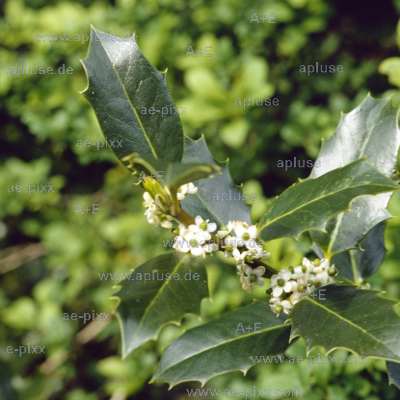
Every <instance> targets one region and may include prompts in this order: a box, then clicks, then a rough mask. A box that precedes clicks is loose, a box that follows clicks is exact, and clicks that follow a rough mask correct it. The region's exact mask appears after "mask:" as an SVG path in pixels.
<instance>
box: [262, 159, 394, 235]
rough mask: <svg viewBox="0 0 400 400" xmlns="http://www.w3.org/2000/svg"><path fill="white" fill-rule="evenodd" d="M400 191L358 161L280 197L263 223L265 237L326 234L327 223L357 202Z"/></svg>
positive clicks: (274, 201)
mask: <svg viewBox="0 0 400 400" xmlns="http://www.w3.org/2000/svg"><path fill="white" fill-rule="evenodd" d="M397 188H398V185H397V184H396V183H395V182H393V181H392V180H391V179H389V178H387V177H386V176H384V175H382V174H381V173H380V172H378V171H377V170H376V169H375V168H373V167H372V166H371V165H369V164H368V162H367V161H365V160H359V161H355V162H353V163H351V164H349V165H347V166H345V167H343V168H338V169H335V170H333V171H331V172H328V173H327V174H325V175H322V176H320V177H319V178H315V179H307V180H304V181H301V182H300V183H297V184H294V185H293V186H291V187H289V188H288V189H287V190H285V191H284V192H283V193H282V194H281V195H280V196H278V197H276V198H275V199H274V200H273V202H272V203H271V205H270V208H269V210H268V211H267V213H266V214H265V216H264V218H263V219H262V221H261V222H260V223H259V229H260V232H261V237H262V238H263V239H264V240H272V239H276V238H279V237H283V236H299V235H300V234H301V233H303V232H305V231H308V230H324V229H325V225H326V223H327V221H328V220H329V219H331V218H332V217H333V216H334V215H336V214H338V213H340V212H342V211H344V210H346V209H348V208H349V205H350V203H351V201H352V200H353V199H354V198H356V197H358V196H361V195H365V194H377V193H382V192H389V191H393V190H396V189H397Z"/></svg>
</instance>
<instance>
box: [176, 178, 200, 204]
mask: <svg viewBox="0 0 400 400" xmlns="http://www.w3.org/2000/svg"><path fill="white" fill-rule="evenodd" d="M197 191H198V188H197V187H196V186H195V185H194V184H193V183H192V182H189V183H186V184H185V185H182V186H180V187H179V189H178V191H177V193H176V197H177V199H178V200H183V199H184V198H185V197H186V195H188V194H195V193H197Z"/></svg>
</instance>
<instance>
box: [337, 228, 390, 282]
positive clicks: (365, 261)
mask: <svg viewBox="0 0 400 400" xmlns="http://www.w3.org/2000/svg"><path fill="white" fill-rule="evenodd" d="M384 232H385V222H381V223H379V224H378V225H376V226H374V227H373V228H372V229H371V230H370V231H369V232H368V233H367V235H366V236H365V237H364V239H362V240H361V242H360V244H359V245H358V249H357V250H349V251H345V252H343V253H339V254H337V255H335V256H334V257H333V258H332V263H333V264H335V266H336V268H337V269H338V271H339V274H340V275H341V276H343V277H344V278H347V279H351V280H353V281H354V282H360V281H362V280H364V279H365V278H368V277H370V276H371V275H373V274H374V273H375V272H376V271H377V270H378V268H379V266H380V265H381V264H382V262H383V259H384V258H385V254H386V249H385V240H384Z"/></svg>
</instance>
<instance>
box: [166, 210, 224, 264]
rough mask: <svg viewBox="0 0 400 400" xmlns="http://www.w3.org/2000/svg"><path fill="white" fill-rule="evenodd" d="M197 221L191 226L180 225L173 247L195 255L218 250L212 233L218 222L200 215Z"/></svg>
mask: <svg viewBox="0 0 400 400" xmlns="http://www.w3.org/2000/svg"><path fill="white" fill-rule="evenodd" d="M194 221H195V223H194V224H192V225H189V226H185V225H182V224H181V225H179V235H178V236H177V237H176V238H175V242H174V244H173V246H172V247H173V248H174V249H175V250H177V251H180V252H182V253H190V254H192V255H193V256H203V257H204V256H205V255H206V254H208V253H212V252H213V251H216V250H218V245H217V244H216V243H214V242H213V238H212V236H211V233H213V232H215V231H216V230H217V224H216V223H214V222H208V219H206V220H204V219H203V218H201V217H200V216H199V215H198V216H197V217H196V218H195V220H194Z"/></svg>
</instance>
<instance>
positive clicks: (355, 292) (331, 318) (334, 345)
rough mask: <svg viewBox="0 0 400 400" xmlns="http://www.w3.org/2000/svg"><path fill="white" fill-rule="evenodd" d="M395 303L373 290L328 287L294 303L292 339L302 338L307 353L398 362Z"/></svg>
mask: <svg viewBox="0 0 400 400" xmlns="http://www.w3.org/2000/svg"><path fill="white" fill-rule="evenodd" d="M395 306H396V302H395V301H393V300H389V299H385V298H383V297H381V295H380V294H379V293H377V292H375V291H372V290H361V289H357V288H355V287H352V286H337V285H329V286H325V287H323V288H321V289H319V290H317V291H316V292H315V293H314V295H313V296H312V297H306V298H304V299H303V300H301V301H300V302H299V303H297V304H296V305H295V306H294V308H293V311H292V314H291V317H290V319H291V321H292V332H291V339H293V338H295V337H297V336H302V337H303V338H304V339H305V341H306V343H307V346H308V349H309V350H310V349H311V348H312V347H313V346H323V347H325V348H326V350H328V352H330V351H333V350H335V349H338V348H344V349H347V350H350V351H352V352H354V353H356V354H359V355H360V356H362V357H375V358H381V359H386V360H390V361H397V362H400V335H399V332H400V316H399V314H398V312H397V310H396V309H395Z"/></svg>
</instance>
